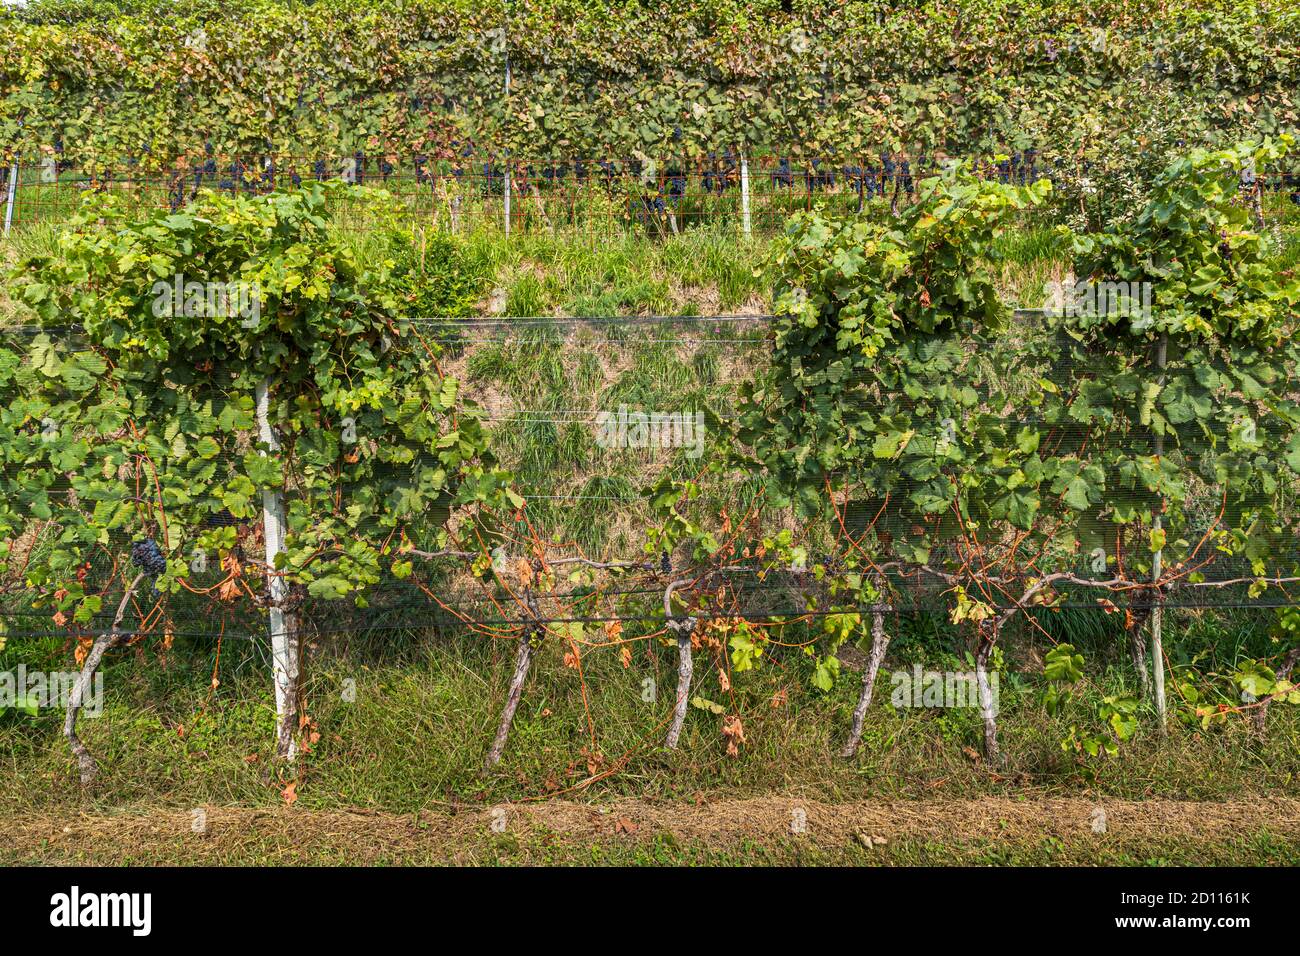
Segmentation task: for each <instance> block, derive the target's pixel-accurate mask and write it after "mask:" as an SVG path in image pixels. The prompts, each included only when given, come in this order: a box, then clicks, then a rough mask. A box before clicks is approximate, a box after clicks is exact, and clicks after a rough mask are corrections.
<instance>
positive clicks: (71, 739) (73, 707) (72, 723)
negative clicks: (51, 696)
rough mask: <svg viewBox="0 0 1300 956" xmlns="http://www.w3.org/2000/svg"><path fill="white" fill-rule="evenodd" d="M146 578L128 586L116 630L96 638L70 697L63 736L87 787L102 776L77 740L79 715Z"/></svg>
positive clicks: (112, 628) (120, 634)
mask: <svg viewBox="0 0 1300 956" xmlns="http://www.w3.org/2000/svg"><path fill="white" fill-rule="evenodd" d="M144 577H145V576H144V574H137V575H136V576H135V579H134V580H133V581H132V582H131V583H130V584H128V585H127V587H126V591H125V592H124V593H123V594H122V601H121V603H120V604H118V606H117V613H116V614H115V615H114V616H113V626H112V627H110V628H109V629H108V631H107V632H106V633H104V634H100V635H99V636H98V637H96V638H95V643H94V644H92V645H91V648H90V651H89V652H88V653H87V654H86V659H85V661H84V662H82V665H81V673H79V674H78V675H77V680H76V681H75V682H74V683H73V685H72V690H71V691H70V692H69V693H68V711H67V714H66V715H65V716H64V718H63V736H64V737H66V738H67V740H68V746H69V748H71V750H72V753H73V755H74V756H76V758H77V768H78V770H79V771H80V773H81V783H82V785H83V786H88V785H90V784H91V783H94V781H95V776H96V775H97V774H98V773H99V767H98V765H97V764H96V763H95V758H94V757H93V756H91V753H90V751H89V750H87V749H86V745H85V744H84V743H82V742H81V738H80V737H78V736H77V715H78V714H80V713H81V707H82V704H83V703H84V701H85V699H86V691H87V690H89V689H90V682H91V681H92V680H94V679H95V671H97V670H98V669H99V662H100V661H101V660H103V658H104V654H105V652H107V651H108V649H109V648H111V647H112V646H113V645H114V644H116V643H117V642H118V640H119V639H120V638H121V637H122V634H123V631H122V618H123V617H125V616H126V608H127V605H129V604H130V603H131V598H133V597H134V596H135V592H136V589H137V588H139V586H140V582H141V581H143V580H144Z"/></svg>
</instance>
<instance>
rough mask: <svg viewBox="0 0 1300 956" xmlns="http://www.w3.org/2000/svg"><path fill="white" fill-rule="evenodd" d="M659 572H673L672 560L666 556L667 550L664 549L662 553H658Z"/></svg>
mask: <svg viewBox="0 0 1300 956" xmlns="http://www.w3.org/2000/svg"><path fill="white" fill-rule="evenodd" d="M659 573H660V574H672V573H673V562H672V559H671V558H669V557H668V552H667V551H665V552H663V554H661V555H659Z"/></svg>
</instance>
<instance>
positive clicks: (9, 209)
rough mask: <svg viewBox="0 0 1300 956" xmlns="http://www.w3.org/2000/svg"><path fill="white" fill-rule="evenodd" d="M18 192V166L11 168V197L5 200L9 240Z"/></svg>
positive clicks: (6, 229) (6, 232)
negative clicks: (15, 198) (15, 197)
mask: <svg viewBox="0 0 1300 956" xmlns="http://www.w3.org/2000/svg"><path fill="white" fill-rule="evenodd" d="M17 192H18V164H17V163H14V164H13V165H12V166H10V167H9V195H8V198H6V199H5V238H6V239H8V238H9V227H10V226H12V225H13V221H14V194H15V193H17Z"/></svg>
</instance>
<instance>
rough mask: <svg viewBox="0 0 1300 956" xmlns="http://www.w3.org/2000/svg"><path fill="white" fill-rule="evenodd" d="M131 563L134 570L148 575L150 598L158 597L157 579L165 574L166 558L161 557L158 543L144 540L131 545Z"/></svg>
mask: <svg viewBox="0 0 1300 956" xmlns="http://www.w3.org/2000/svg"><path fill="white" fill-rule="evenodd" d="M131 563H132V564H133V565H135V567H136V569H137V570H139V571H141V572H142V573H144V574H147V575H149V577H150V584H151V586H152V589H153V590H152V597H153V598H154V599H157V597H158V585H157V581H158V577H159V576H160V575H162V574H165V573H166V572H167V558H166V557H165V556H164V555H163V553H162V549H161V548H159V547H158V542H157V541H155V540H154V539H153V538H144V539H142V540H140V541H135V542H133V543H132V544H131Z"/></svg>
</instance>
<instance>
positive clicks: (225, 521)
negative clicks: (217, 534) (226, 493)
mask: <svg viewBox="0 0 1300 956" xmlns="http://www.w3.org/2000/svg"><path fill="white" fill-rule="evenodd" d="M203 523H204V524H205V525H206V526H207V527H209V528H233V527H234V526H235V525H237V524H239V519H238V518H236V517H235V516H234V515H232V514H231V513H230V510H229V509H228V508H222V509H221V510H220V511H218V512H217V513H216V514H210V515H208V516H207V517H205V518H204V519H203Z"/></svg>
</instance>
